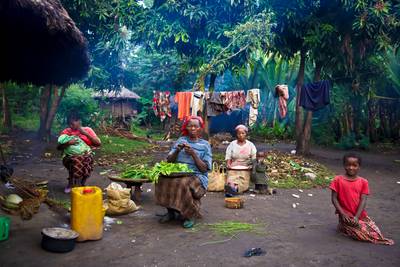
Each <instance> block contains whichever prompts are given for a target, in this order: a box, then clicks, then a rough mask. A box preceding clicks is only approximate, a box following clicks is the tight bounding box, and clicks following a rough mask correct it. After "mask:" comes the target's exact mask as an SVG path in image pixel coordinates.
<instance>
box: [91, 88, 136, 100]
mask: <svg viewBox="0 0 400 267" xmlns="http://www.w3.org/2000/svg"><path fill="white" fill-rule="evenodd" d="M93 97H95V98H113V99H139V98H140V96H139V95H138V94H136V93H135V92H132V91H131V90H129V89H128V88H126V87H121V90H119V91H109V92H107V91H103V92H95V93H94V94H93Z"/></svg>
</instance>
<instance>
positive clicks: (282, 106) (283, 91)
mask: <svg viewBox="0 0 400 267" xmlns="http://www.w3.org/2000/svg"><path fill="white" fill-rule="evenodd" d="M275 93H276V95H277V96H278V97H279V99H278V109H279V115H280V116H281V118H282V119H283V118H285V117H286V114H287V101H288V100H289V88H288V87H287V85H284V84H280V85H277V86H276V87H275Z"/></svg>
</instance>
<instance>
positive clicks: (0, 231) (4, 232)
mask: <svg viewBox="0 0 400 267" xmlns="http://www.w3.org/2000/svg"><path fill="white" fill-rule="evenodd" d="M9 231H10V218H8V217H6V216H0V241H4V240H7V239H8V233H9Z"/></svg>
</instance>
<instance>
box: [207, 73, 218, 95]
mask: <svg viewBox="0 0 400 267" xmlns="http://www.w3.org/2000/svg"><path fill="white" fill-rule="evenodd" d="M216 79H217V74H215V73H211V74H210V85H209V86H208V91H210V92H214V89H215V80H216Z"/></svg>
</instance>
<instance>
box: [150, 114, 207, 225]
mask: <svg viewBox="0 0 400 267" xmlns="http://www.w3.org/2000/svg"><path fill="white" fill-rule="evenodd" d="M203 127H204V123H203V120H202V119H201V118H200V117H197V116H191V117H189V118H187V119H186V121H185V122H184V124H183V126H182V135H183V136H182V137H180V138H179V139H178V140H177V141H176V143H175V144H174V145H173V147H172V149H171V151H170V152H169V154H168V157H167V160H168V162H177V163H185V164H187V165H188V167H189V168H190V169H192V170H193V171H194V173H195V176H192V177H183V178H162V177H161V178H160V179H159V180H158V183H157V184H156V188H155V189H156V192H155V196H156V202H157V204H158V205H161V206H163V207H166V208H167V209H168V213H167V214H166V215H165V216H164V217H163V218H161V220H160V222H161V223H163V222H167V221H170V220H173V219H175V213H176V212H178V213H179V214H180V215H181V217H182V218H183V219H184V223H183V227H185V228H191V227H192V226H193V225H194V219H195V218H199V217H200V199H201V197H202V196H204V194H205V193H206V190H207V185H208V175H207V173H208V171H209V170H210V169H211V164H212V153H211V147H210V144H209V143H208V142H207V141H206V140H204V139H201V138H200V136H201V132H202V129H203Z"/></svg>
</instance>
